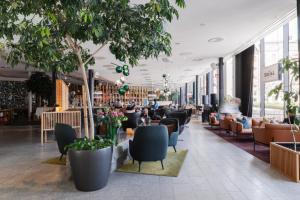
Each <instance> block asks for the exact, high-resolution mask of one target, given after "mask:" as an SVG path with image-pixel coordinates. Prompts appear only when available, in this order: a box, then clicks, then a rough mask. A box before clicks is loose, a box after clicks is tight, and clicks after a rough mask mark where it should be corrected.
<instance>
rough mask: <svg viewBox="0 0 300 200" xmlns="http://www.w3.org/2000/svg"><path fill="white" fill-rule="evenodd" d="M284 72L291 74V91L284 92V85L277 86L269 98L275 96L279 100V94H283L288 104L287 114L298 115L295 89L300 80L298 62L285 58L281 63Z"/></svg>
mask: <svg viewBox="0 0 300 200" xmlns="http://www.w3.org/2000/svg"><path fill="white" fill-rule="evenodd" d="M281 63H282V72H288V73H289V74H290V79H289V91H283V84H282V83H280V84H278V85H277V86H275V87H274V88H273V89H272V90H271V91H270V92H269V93H268V96H275V98H276V99H278V97H279V94H280V93H281V92H283V93H284V94H283V101H284V102H285V103H286V112H287V114H292V115H296V113H297V109H298V105H297V101H298V97H299V94H298V91H296V90H295V88H293V82H294V81H298V80H299V65H298V62H297V61H294V60H291V59H289V58H285V59H283V60H282V61H281Z"/></svg>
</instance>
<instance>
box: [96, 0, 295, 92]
mask: <svg viewBox="0 0 300 200" xmlns="http://www.w3.org/2000/svg"><path fill="white" fill-rule="evenodd" d="M134 2H145V0H135V1H134ZM295 7H296V0H226V1H225V0H209V1H207V0H186V8H185V9H181V10H180V18H179V20H178V21H177V20H174V21H173V22H172V23H171V24H167V25H166V28H167V31H169V32H170V33H171V35H172V38H173V44H172V48H173V51H172V56H171V57H166V56H163V55H162V56H159V58H158V59H151V60H141V61H140V65H139V66H137V67H134V68H133V69H130V76H129V77H127V80H128V82H129V83H130V84H134V85H148V86H151V84H152V85H154V87H159V85H160V84H162V83H163V79H162V74H164V73H168V74H170V83H171V84H173V85H174V86H179V85H182V84H183V83H185V82H189V81H192V80H194V78H195V75H196V74H201V73H203V72H206V71H208V70H209V69H210V65H211V63H213V62H217V58H218V57H224V56H226V55H228V54H231V53H232V52H234V51H236V50H237V49H239V48H240V47H241V46H243V45H244V44H245V43H247V42H248V41H250V40H251V39H253V38H254V37H256V36H257V35H258V34H260V33H261V32H262V31H264V30H265V29H266V28H267V27H269V26H270V25H271V24H273V23H274V22H275V21H278V20H279V19H280V18H282V17H283V16H285V15H286V14H287V13H289V12H291V11H292V10H294V9H295ZM215 37H221V38H223V39H224V40H223V41H221V42H218V43H211V42H208V40H209V39H211V38H215ZM112 62H113V63H117V64H118V63H120V62H117V61H116V60H115V59H114V57H113V56H112V55H111V54H110V52H109V50H108V48H106V49H103V50H101V51H100V52H99V53H98V54H97V55H96V65H95V66H93V67H91V68H93V69H95V70H96V71H97V72H98V73H97V74H98V75H99V76H101V77H105V78H106V79H109V80H111V81H114V80H117V79H118V78H119V77H120V74H116V73H115V71H114V67H113V66H112V65H111V63H112Z"/></svg>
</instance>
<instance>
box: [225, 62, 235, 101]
mask: <svg viewBox="0 0 300 200" xmlns="http://www.w3.org/2000/svg"><path fill="white" fill-rule="evenodd" d="M233 70H234V66H233V58H232V57H231V58H229V59H228V60H226V62H225V78H224V80H225V96H227V95H230V96H232V97H233V95H234V93H233V84H234V73H233Z"/></svg>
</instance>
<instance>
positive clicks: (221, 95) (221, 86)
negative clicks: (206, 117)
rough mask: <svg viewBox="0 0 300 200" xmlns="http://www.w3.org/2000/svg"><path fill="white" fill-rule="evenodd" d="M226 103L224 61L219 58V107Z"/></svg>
mask: <svg viewBox="0 0 300 200" xmlns="http://www.w3.org/2000/svg"><path fill="white" fill-rule="evenodd" d="M223 101H224V60H223V58H219V105H222V103H223Z"/></svg>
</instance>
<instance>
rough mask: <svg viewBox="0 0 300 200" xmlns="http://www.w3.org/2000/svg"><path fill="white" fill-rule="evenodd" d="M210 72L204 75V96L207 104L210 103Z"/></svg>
mask: <svg viewBox="0 0 300 200" xmlns="http://www.w3.org/2000/svg"><path fill="white" fill-rule="evenodd" d="M210 77H211V72H208V73H207V74H206V95H207V100H208V104H209V102H210V93H211V78H210Z"/></svg>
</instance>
